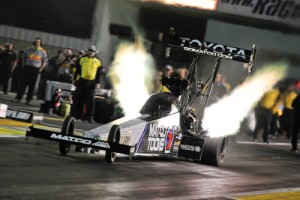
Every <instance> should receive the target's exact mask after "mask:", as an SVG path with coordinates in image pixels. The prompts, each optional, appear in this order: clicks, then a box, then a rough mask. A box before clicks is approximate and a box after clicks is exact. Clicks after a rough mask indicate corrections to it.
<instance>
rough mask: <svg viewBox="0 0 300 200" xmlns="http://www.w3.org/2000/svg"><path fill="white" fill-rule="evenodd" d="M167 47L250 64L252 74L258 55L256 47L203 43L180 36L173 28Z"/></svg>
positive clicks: (249, 69) (249, 68)
mask: <svg viewBox="0 0 300 200" xmlns="http://www.w3.org/2000/svg"><path fill="white" fill-rule="evenodd" d="M167 46H168V47H170V48H174V49H179V50H182V51H186V52H190V53H195V54H203V55H209V56H214V57H219V58H224V59H229V60H234V61H239V62H243V63H248V71H249V72H251V69H252V67H253V63H254V58H255V54H256V46H255V44H253V46H252V49H251V50H247V49H243V48H238V47H232V46H227V45H223V44H218V43H213V42H207V41H201V40H199V39H195V38H189V37H184V36H178V35H176V33H175V30H174V29H173V28H170V32H169V38H168V41H167Z"/></svg>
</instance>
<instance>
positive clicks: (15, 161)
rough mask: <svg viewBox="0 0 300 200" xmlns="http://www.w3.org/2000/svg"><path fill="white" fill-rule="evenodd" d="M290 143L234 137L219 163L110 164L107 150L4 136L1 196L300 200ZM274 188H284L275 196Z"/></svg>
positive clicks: (298, 164) (298, 163)
mask: <svg viewBox="0 0 300 200" xmlns="http://www.w3.org/2000/svg"><path fill="white" fill-rule="evenodd" d="M288 149H289V146H287V145H274V144H270V145H263V144H259V143H258V144H254V143H236V142H235V140H234V138H231V140H230V146H229V149H228V154H227V160H226V163H225V165H224V166H223V167H221V168H217V167H211V166H205V165H201V164H197V163H193V162H187V161H184V160H166V159H153V158H136V159H134V160H132V161H129V160H128V158H127V157H118V158H117V160H116V162H115V163H113V164H107V163H105V161H104V157H103V155H102V154H85V153H75V152H74V150H72V151H71V152H70V154H69V155H68V156H62V155H60V154H59V153H58V144H57V143H55V142H51V141H46V140H38V139H33V138H32V139H30V140H29V141H25V140H24V137H18V138H5V137H2V138H0V157H1V164H0V170H1V173H0V180H1V181H0V199H1V200H11V199H39V200H40V199H45V200H46V199H55V200H58V199H72V200H77V199H78V200H79V199H80V200H81V199H154V198H160V199H231V198H233V197H235V198H237V199H247V198H246V197H244V196H247V195H251V198H250V199H255V198H254V197H253V195H254V194H255V193H253V191H259V192H258V193H269V192H271V194H270V195H271V196H272V195H273V197H274V198H271V199H275V197H278V195H285V196H288V197H292V198H291V199H297V197H298V198H300V192H299V191H300V188H297V187H299V186H300V173H299V169H300V159H299V158H300V154H292V153H289V152H288V151H287V150H288ZM287 188H294V189H293V190H292V191H288V190H287ZM275 189H284V190H278V191H279V192H281V193H280V194H278V193H276V192H278V191H276V190H275ZM267 190H272V191H267ZM283 191H284V192H283ZM287 191H288V192H287ZM246 192H251V193H246ZM282 192H283V193H282ZM279 199H280V198H279Z"/></svg>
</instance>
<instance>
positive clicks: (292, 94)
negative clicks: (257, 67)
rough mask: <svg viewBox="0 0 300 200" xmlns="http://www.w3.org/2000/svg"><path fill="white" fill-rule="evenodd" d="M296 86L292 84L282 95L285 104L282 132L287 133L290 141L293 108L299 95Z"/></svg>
mask: <svg viewBox="0 0 300 200" xmlns="http://www.w3.org/2000/svg"><path fill="white" fill-rule="evenodd" d="M295 89H296V85H295V83H293V82H291V83H290V84H289V85H288V87H287V89H286V91H284V92H283V94H282V102H283V113H282V117H281V119H280V121H281V128H282V131H285V132H286V137H287V138H288V139H290V137H291V130H292V123H293V108H292V102H293V101H294V99H295V98H296V97H297V93H296V91H295Z"/></svg>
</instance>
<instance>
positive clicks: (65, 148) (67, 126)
mask: <svg viewBox="0 0 300 200" xmlns="http://www.w3.org/2000/svg"><path fill="white" fill-rule="evenodd" d="M61 134H62V135H69V136H72V135H73V134H74V119H73V117H71V116H67V117H66V118H65V120H64V123H63V125H62V128H61ZM70 148H71V144H69V143H67V142H59V152H60V153H61V154H62V155H67V154H68V153H69V151H70Z"/></svg>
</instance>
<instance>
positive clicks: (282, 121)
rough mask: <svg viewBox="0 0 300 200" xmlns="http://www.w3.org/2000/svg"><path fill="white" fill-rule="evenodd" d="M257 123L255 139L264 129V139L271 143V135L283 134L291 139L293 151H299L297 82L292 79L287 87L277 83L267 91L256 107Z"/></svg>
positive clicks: (299, 111) (299, 103) (299, 104)
mask: <svg viewBox="0 0 300 200" xmlns="http://www.w3.org/2000/svg"><path fill="white" fill-rule="evenodd" d="M255 118H256V125H255V128H254V131H253V141H254V142H257V135H258V133H259V131H260V130H263V134H262V140H263V142H264V143H265V144H268V143H269V137H276V136H280V135H283V136H285V137H286V138H287V139H288V140H291V144H292V148H291V150H290V151H291V152H297V141H298V132H299V129H300V123H299V120H300V97H299V94H298V93H297V91H296V82H295V81H291V82H289V83H288V84H287V86H285V87H281V85H280V84H277V85H276V86H274V88H272V89H271V90H269V91H267V92H266V93H265V94H264V95H263V97H262V98H261V100H260V101H259V102H258V104H257V106H256V107H255Z"/></svg>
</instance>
